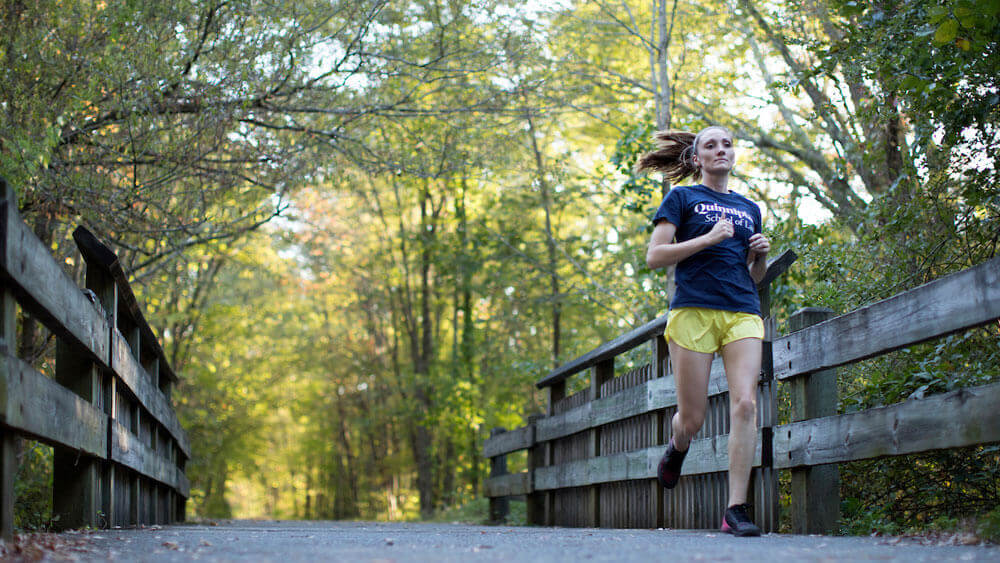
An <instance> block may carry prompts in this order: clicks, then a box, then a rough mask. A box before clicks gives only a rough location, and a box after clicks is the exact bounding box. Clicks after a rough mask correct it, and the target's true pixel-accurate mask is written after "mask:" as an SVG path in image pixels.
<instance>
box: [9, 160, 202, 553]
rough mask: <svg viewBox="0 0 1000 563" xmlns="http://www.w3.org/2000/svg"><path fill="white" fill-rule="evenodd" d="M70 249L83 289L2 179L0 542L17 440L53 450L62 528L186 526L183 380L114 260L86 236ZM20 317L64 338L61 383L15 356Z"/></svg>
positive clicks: (56, 509) (59, 351)
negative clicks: (176, 406) (81, 270)
mask: <svg viewBox="0 0 1000 563" xmlns="http://www.w3.org/2000/svg"><path fill="white" fill-rule="evenodd" d="M74 239H75V240H76V241H77V244H78V247H79V248H80V249H81V254H82V255H83V258H84V261H85V265H86V277H87V284H86V285H87V288H86V290H81V289H80V288H79V287H77V285H76V283H75V282H74V281H73V280H72V279H71V278H70V277H69V275H68V274H67V273H66V272H65V271H64V270H63V268H62V267H61V266H60V265H59V264H58V263H57V262H56V260H55V259H54V258H53V257H52V256H51V254H50V253H49V250H48V248H47V247H46V245H45V244H43V243H42V242H41V240H39V239H38V237H37V236H35V234H34V232H32V230H31V229H30V228H29V227H28V226H27V225H26V224H25V223H24V222H23V221H22V220H21V218H20V216H19V214H18V211H17V200H16V196H15V194H14V192H13V190H11V189H10V188H9V187H8V186H7V185H6V183H4V182H3V181H2V180H0V280H2V281H3V296H2V297H3V299H2V303H3V306H2V308H0V316H2V330H0V416H2V419H0V438H2V441H0V494H2V503H0V535H2V536H3V537H4V538H7V539H9V538H10V537H11V536H12V533H13V507H14V502H15V499H14V476H15V473H16V470H17V468H16V449H17V442H16V440H17V438H19V437H21V438H27V439H35V440H39V441H41V442H43V443H46V444H48V445H50V446H52V447H53V448H54V468H53V471H54V473H53V521H54V522H55V523H56V525H57V526H59V527H63V528H70V527H81V526H92V527H106V526H116V525H139V524H153V523H165V522H171V521H176V520H182V519H183V518H184V504H185V500H186V499H187V497H188V495H189V490H190V484H189V482H188V480H187V477H186V475H185V473H184V466H185V463H186V460H187V459H188V458H189V457H190V455H191V446H190V441H189V439H188V436H187V434H186V433H185V431H184V429H183V428H182V427H181V424H180V422H179V420H178V419H177V416H176V414H175V413H174V410H173V407H172V406H171V404H170V392H171V388H172V386H173V385H175V384H176V383H177V376H176V374H175V373H174V372H173V370H172V369H171V368H170V365H169V362H167V360H166V358H165V356H164V353H163V350H162V349H161V347H160V345H159V342H158V341H157V340H156V337H155V335H154V333H153V331H152V329H151V328H150V326H149V325H148V323H147V322H146V320H145V317H144V316H143V314H142V311H141V308H140V307H139V304H138V302H137V301H136V299H135V296H134V294H133V292H132V289H131V287H130V285H129V284H128V280H127V278H126V276H125V274H124V272H123V271H122V269H121V267H120V265H118V259H117V257H116V256H115V255H114V253H113V252H112V251H111V250H110V249H108V248H107V247H106V246H104V245H102V244H101V243H100V242H99V241H98V240H97V239H96V238H95V237H93V235H91V234H90V233H89V232H88V231H86V230H85V229H83V228H79V229H77V231H76V232H75V233H74ZM19 308H20V310H21V311H23V313H24V315H26V316H30V317H31V318H34V319H36V320H37V321H39V322H40V323H41V324H42V325H43V326H45V328H46V329H47V330H48V331H50V332H51V333H52V334H53V335H54V336H55V337H56V354H55V366H54V372H55V373H47V374H46V373H42V372H40V371H38V370H37V369H36V368H34V367H33V366H32V365H30V364H29V363H27V362H26V361H24V360H23V359H21V358H19V357H17V353H16V346H14V342H15V341H16V339H17V334H18V309H19ZM50 367H51V366H50Z"/></svg>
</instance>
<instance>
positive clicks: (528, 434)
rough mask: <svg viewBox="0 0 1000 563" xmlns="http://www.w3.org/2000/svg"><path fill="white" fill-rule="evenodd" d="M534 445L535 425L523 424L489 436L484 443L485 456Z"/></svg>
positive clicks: (506, 452)
mask: <svg viewBox="0 0 1000 563" xmlns="http://www.w3.org/2000/svg"><path fill="white" fill-rule="evenodd" d="M534 445H535V427H534V426H533V425H528V426H522V427H520V428H516V429H514V430H509V431H507V432H503V433H501V434H497V435H495V436H491V437H490V438H488V439H487V440H486V442H485V443H484V444H483V457H495V456H498V455H503V454H508V453H511V452H516V451H518V450H524V449H527V448H530V447H531V446H534Z"/></svg>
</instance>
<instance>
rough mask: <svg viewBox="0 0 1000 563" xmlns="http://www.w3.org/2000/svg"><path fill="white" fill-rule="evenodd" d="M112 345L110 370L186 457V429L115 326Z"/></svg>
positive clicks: (188, 451) (187, 452) (189, 444)
mask: <svg viewBox="0 0 1000 563" xmlns="http://www.w3.org/2000/svg"><path fill="white" fill-rule="evenodd" d="M112 349H113V351H112V370H113V371H114V373H115V374H116V375H117V376H118V377H119V379H120V380H121V382H122V383H124V384H125V386H126V387H128V389H129V391H130V392H131V393H132V394H133V395H135V397H136V399H137V400H138V401H139V403H140V404H141V405H142V406H143V408H144V409H145V410H146V411H147V412H149V414H151V415H152V416H153V418H155V419H156V420H157V421H158V422H159V423H160V424H161V425H163V427H164V428H166V430H167V432H169V433H170V435H171V436H173V438H174V440H176V441H177V445H178V448H179V449H180V450H181V451H182V452H183V453H184V455H185V457H191V443H190V440H189V439H188V436H187V432H185V431H184V429H183V428H182V427H181V424H180V422H179V421H178V420H177V415H176V414H174V410H173V409H172V408H171V406H170V403H169V402H168V401H167V398H166V397H165V396H164V395H163V393H162V392H161V391H160V390H159V389H158V388H157V387H155V386H154V385H153V381H152V378H151V377H150V376H149V374H147V373H146V371H145V370H144V369H142V366H141V365H139V362H137V361H136V360H135V357H134V356H132V351H131V349H130V348H129V345H128V342H127V341H126V340H125V337H124V336H122V334H121V333H120V332H118V331H117V330H115V331H114V340H113V341H112Z"/></svg>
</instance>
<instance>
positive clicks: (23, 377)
mask: <svg viewBox="0 0 1000 563" xmlns="http://www.w3.org/2000/svg"><path fill="white" fill-rule="evenodd" d="M0 387H2V390H0V415H2V416H3V424H5V425H6V426H8V427H10V428H13V429H15V430H17V431H19V432H24V433H27V434H31V435H32V436H35V437H36V438H38V439H39V440H41V441H43V442H45V443H48V444H50V445H56V446H62V447H65V448H70V449H73V450H77V451H79V452H82V453H84V454H87V455H91V456H96V457H102V458H103V457H105V456H106V455H107V451H108V450H107V441H106V436H107V424H108V418H107V416H106V415H105V414H104V413H103V412H101V411H99V410H98V409H97V408H95V407H94V406H93V405H92V404H90V403H88V402H87V401H85V400H83V399H81V398H80V397H79V396H77V395H76V394H75V393H73V392H72V391H70V390H68V389H66V388H65V387H63V386H61V385H59V384H58V383H56V382H55V381H53V380H51V379H49V378H47V377H45V376H44V375H42V374H40V373H38V372H37V371H35V370H34V369H32V367H31V366H29V365H28V364H26V363H25V362H23V361H21V360H19V359H18V358H15V357H13V356H11V355H9V354H7V353H3V354H0Z"/></svg>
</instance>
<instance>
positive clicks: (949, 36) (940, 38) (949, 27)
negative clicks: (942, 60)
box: [934, 19, 958, 45]
mask: <svg viewBox="0 0 1000 563" xmlns="http://www.w3.org/2000/svg"><path fill="white" fill-rule="evenodd" d="M956 37H958V22H957V21H956V20H953V19H949V20H946V21H945V22H944V23H943V24H941V25H940V26H938V29H937V32H936V33H934V43H935V44H937V45H944V44H945V43H951V42H952V41H954V40H955V38H956Z"/></svg>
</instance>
